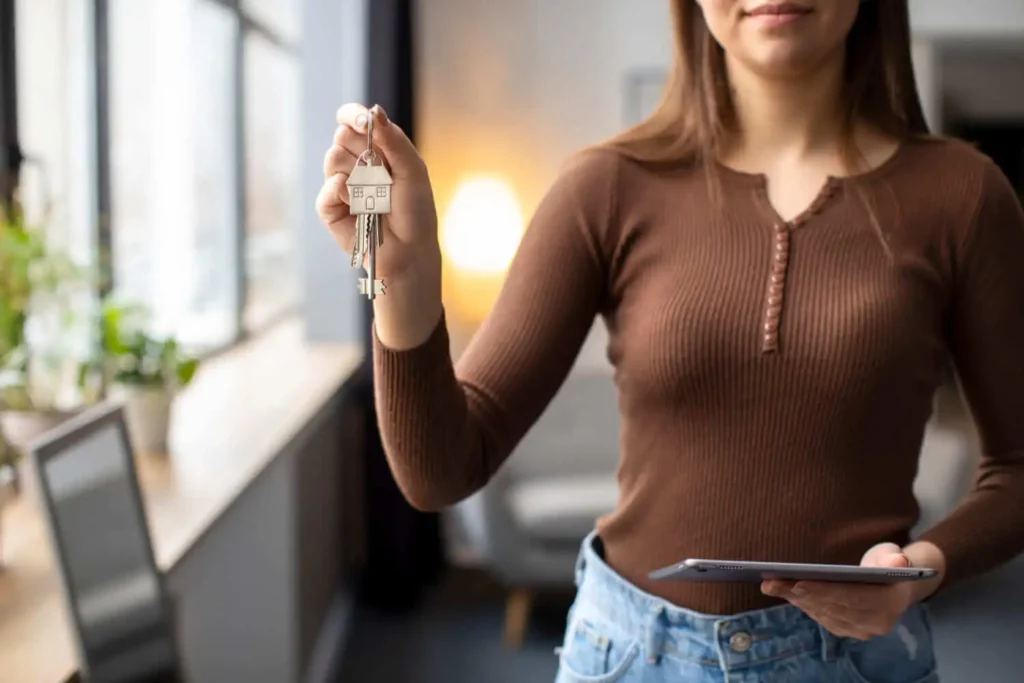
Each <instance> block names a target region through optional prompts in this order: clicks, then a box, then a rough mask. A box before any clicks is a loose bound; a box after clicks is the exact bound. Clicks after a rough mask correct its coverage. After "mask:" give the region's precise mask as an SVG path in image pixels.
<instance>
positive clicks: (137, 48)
mask: <svg viewBox="0 0 1024 683" xmlns="http://www.w3.org/2000/svg"><path fill="white" fill-rule="evenodd" d="M237 30H238V26H237V20H236V18H235V16H234V15H233V14H232V13H231V11H230V10H228V9H226V8H224V7H223V6H221V5H219V4H216V3H214V2H210V1H209V0H192V1H190V2H182V1H181V0H160V1H158V2H145V3H142V2H137V0H112V2H111V3H110V71H111V76H110V80H111V92H110V115H111V183H112V191H113V206H112V214H113V215H112V233H113V249H114V254H113V262H114V285H115V294H116V295H118V296H119V297H121V298H123V299H126V300H130V301H136V302H140V303H144V304H146V305H148V306H149V307H150V309H151V310H152V312H153V315H154V319H153V326H154V328H155V331H157V332H160V333H174V334H177V335H178V336H179V338H180V340H181V342H182V343H183V344H187V345H189V346H193V347H198V348H212V347H217V346H221V345H224V344H227V343H230V342H231V341H232V340H233V339H234V338H235V336H236V333H237V327H238V316H237V307H238V304H237V301H238V280H239V278H238V264H237V260H238V259H237V248H236V244H237V241H236V237H237V228H238V212H237V196H238V195H237V189H236V188H237V187H238V179H237V154H236V150H237V144H236V135H235V130H236V123H237V117H236V111H235V109H236V107H235V100H234V97H235V96H234V76H235V47H234V46H235V40H236V36H237Z"/></svg>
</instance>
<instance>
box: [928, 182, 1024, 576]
mask: <svg viewBox="0 0 1024 683" xmlns="http://www.w3.org/2000/svg"><path fill="white" fill-rule="evenodd" d="M955 280H956V284H955V291H954V294H953V302H952V306H951V309H950V317H949V321H948V325H949V328H948V329H949V344H950V348H951V349H952V353H953V357H954V360H955V363H956V368H957V374H958V375H959V379H960V383H961V387H962V390H963V392H964V396H965V398H966V400H967V403H968V405H969V407H970V410H971V413H972V415H973V417H974V420H975V422H976V424H977V427H978V431H979V435H980V436H981V443H982V451H983V453H982V458H981V462H980V465H979V469H978V473H977V479H976V482H975V485H974V487H973V489H972V490H971V492H970V493H969V494H968V495H967V497H966V498H965V499H964V500H963V502H962V503H961V504H960V505H959V506H958V507H957V508H956V509H955V510H954V511H953V513H952V514H951V515H950V516H949V517H948V518H947V519H945V520H944V521H942V522H941V523H939V524H938V525H936V526H935V527H934V528H933V529H931V530H929V531H928V532H927V533H925V534H924V535H923V540H927V541H931V542H932V543H934V544H935V545H937V546H938V547H939V548H940V549H941V550H942V551H943V552H944V553H945V555H946V559H947V563H948V571H947V577H946V583H947V584H948V583H949V582H952V581H956V580H959V579H962V578H965V577H968V576H970V575H974V574H977V573H980V572H983V571H986V570H988V569H991V568H993V567H995V566H997V565H999V564H1001V563H1003V562H1006V561H1008V560H1010V559H1012V558H1013V557H1014V556H1016V555H1017V554H1019V553H1020V552H1022V551H1024V211H1022V210H1021V205H1020V201H1019V199H1018V198H1017V197H1016V195H1015V193H1014V191H1013V188H1012V187H1011V186H1010V183H1009V182H1008V181H1007V179H1006V178H1005V176H1003V174H1002V173H1001V172H1000V171H999V170H998V168H997V167H996V166H995V165H994V164H989V165H988V168H987V173H986V177H985V180H984V183H983V187H982V195H981V200H980V203H979V206H978V209H977V211H976V213H975V216H974V220H973V223H972V225H971V229H970V232H968V233H967V234H966V237H965V239H964V240H963V244H962V246H961V248H960V251H959V255H958V265H957V268H956V274H955Z"/></svg>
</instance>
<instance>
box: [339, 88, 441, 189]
mask: <svg viewBox="0 0 1024 683" xmlns="http://www.w3.org/2000/svg"><path fill="white" fill-rule="evenodd" d="M370 117H372V118H373V142H374V144H375V145H377V147H378V148H379V149H378V150H377V151H378V152H380V153H381V154H382V155H383V156H384V158H385V159H386V161H387V164H388V166H389V167H390V168H391V173H392V175H394V176H395V177H396V178H401V177H408V176H410V175H413V174H416V173H419V172H421V171H422V170H423V159H422V158H420V155H419V152H417V151H416V147H415V146H414V145H413V144H412V141H410V140H409V138H408V136H407V135H406V134H405V132H404V131H403V130H402V129H401V128H400V127H398V126H397V125H395V124H394V123H392V122H391V121H389V120H388V116H387V114H386V113H385V112H384V110H383V109H381V108H380V107H378V106H375V107H373V109H367V108H366V107H364V106H363V105H361V104H354V103H351V104H346V105H344V106H342V107H341V108H340V109H339V110H338V114H337V120H338V125H339V132H338V134H337V135H336V136H335V144H336V145H339V146H341V147H344V148H346V149H348V150H349V151H351V152H353V153H354V154H355V155H356V156H358V155H359V154H361V153H362V152H363V151H364V150H365V149H366V127H367V124H368V122H369V120H370ZM346 129H347V130H346ZM339 136H341V138H342V139H341V140H340V141H339V139H338V137H339Z"/></svg>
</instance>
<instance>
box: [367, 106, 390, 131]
mask: <svg viewBox="0 0 1024 683" xmlns="http://www.w3.org/2000/svg"><path fill="white" fill-rule="evenodd" d="M370 112H372V113H373V115H374V117H375V118H376V119H377V120H378V122H379V123H380V125H381V126H386V125H388V114H387V112H386V111H384V107H382V106H380V105H379V104H375V105H373V109H371V110H370Z"/></svg>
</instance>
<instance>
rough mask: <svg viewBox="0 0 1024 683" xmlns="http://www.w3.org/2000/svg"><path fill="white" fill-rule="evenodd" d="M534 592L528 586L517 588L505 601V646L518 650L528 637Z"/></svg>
mask: <svg viewBox="0 0 1024 683" xmlns="http://www.w3.org/2000/svg"><path fill="white" fill-rule="evenodd" d="M532 606H533V593H532V592H531V591H530V590H529V589H526V588H516V589H514V590H512V592H511V593H509V594H508V598H507V599H506V601H505V638H504V640H505V647H507V648H509V649H512V650H518V649H519V648H520V647H522V645H523V640H524V638H525V637H526V627H527V625H528V624H529V621H530V608H531V607H532Z"/></svg>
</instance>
